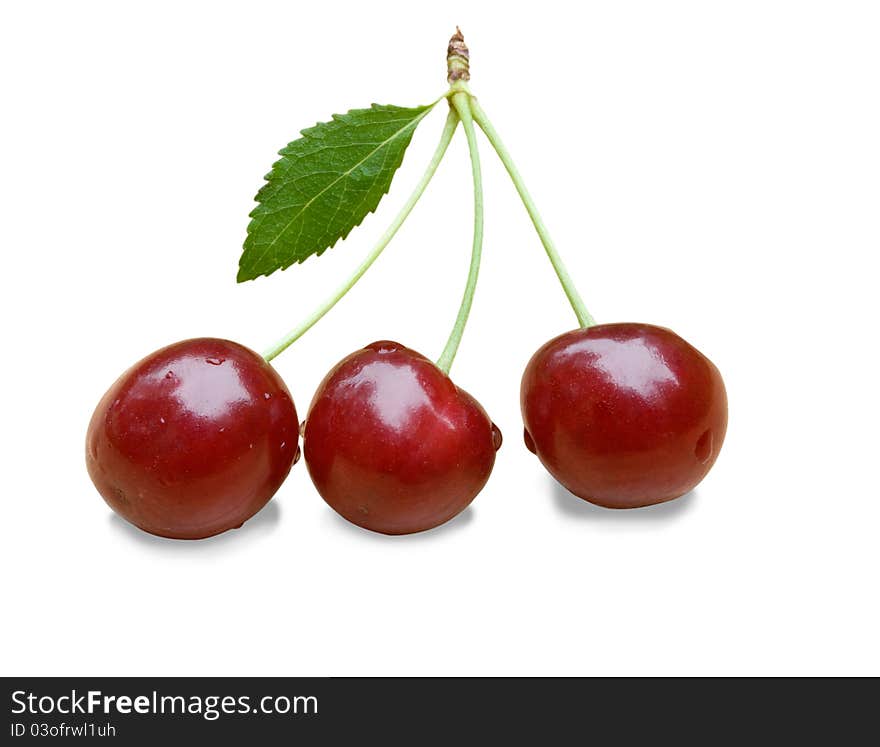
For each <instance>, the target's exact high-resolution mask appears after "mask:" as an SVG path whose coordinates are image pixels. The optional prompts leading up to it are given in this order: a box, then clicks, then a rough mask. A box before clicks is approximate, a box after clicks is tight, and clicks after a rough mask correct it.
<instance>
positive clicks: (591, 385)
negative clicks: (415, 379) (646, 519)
mask: <svg viewBox="0 0 880 747" xmlns="http://www.w3.org/2000/svg"><path fill="white" fill-rule="evenodd" d="M521 405H522V413H523V421H524V423H525V440H526V445H527V446H528V447H529V449H530V450H531V451H533V452H534V453H535V454H537V455H538V458H539V459H540V460H541V462H542V463H543V464H544V466H545V467H546V468H547V469H548V470H549V472H550V473H551V474H552V475H553V476H554V477H555V478H556V479H557V480H559V482H561V483H562V484H563V485H564V486H565V487H566V488H568V490H570V491H571V492H572V493H574V494H575V495H577V496H579V497H581V498H583V499H584V500H587V501H590V502H591V503H596V504H598V505H600V506H607V507H609V508H635V507H637V506H649V505H651V504H654V503H662V502H663V501H668V500H672V499H673V498H678V497H679V496H681V495H684V494H685V493H687V492H688V491H690V490H692V489H693V488H694V487H695V486H696V485H697V483H699V482H700V480H702V479H703V478H704V477H705V476H706V473H707V472H708V471H709V469H710V468H711V467H712V465H713V464H714V463H715V459H716V458H717V456H718V452H719V450H720V449H721V444H722V442H723V441H724V434H725V431H726V430H727V395H726V393H725V390H724V382H723V381H722V379H721V374H720V373H719V372H718V369H717V368H716V367H715V365H714V364H713V363H712V361H710V360H709V359H708V358H706V356H704V355H703V354H702V353H700V351H699V350H697V349H696V348H694V347H692V346H691V345H690V344H688V343H687V342H685V341H684V340H683V339H682V338H681V337H679V336H678V335H676V334H675V333H674V332H672V331H671V330H668V329H665V328H663V327H654V326H652V325H649V324H600V325H597V326H594V327H590V328H588V329H579V330H575V331H574V332H567V333H566V334H564V335H560V336H559V337H557V338H555V339H553V340H551V341H550V342H548V343H547V344H546V345H544V346H543V347H542V348H540V349H539V350H538V351H537V352H536V353H535V354H534V355H533V356H532V359H531V361H529V364H528V366H527V367H526V370H525V373H524V374H523V380H522V390H521Z"/></svg>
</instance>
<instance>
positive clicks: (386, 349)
mask: <svg viewBox="0 0 880 747" xmlns="http://www.w3.org/2000/svg"><path fill="white" fill-rule="evenodd" d="M367 348H369V349H370V350H375V351H376V352H377V353H383V354H384V353H394V352H397V351H398V350H400V345H398V344H397V343H396V342H392V341H391V340H379V341H378V342H374V343H371V344H370V345H367Z"/></svg>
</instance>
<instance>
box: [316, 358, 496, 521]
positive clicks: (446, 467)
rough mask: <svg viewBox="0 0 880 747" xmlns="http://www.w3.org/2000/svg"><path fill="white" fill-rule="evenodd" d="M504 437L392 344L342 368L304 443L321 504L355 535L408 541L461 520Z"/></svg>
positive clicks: (430, 369) (321, 393)
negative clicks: (355, 529)
mask: <svg viewBox="0 0 880 747" xmlns="http://www.w3.org/2000/svg"><path fill="white" fill-rule="evenodd" d="M500 445H501V433H500V431H499V430H498V429H497V428H496V427H495V426H494V425H493V424H492V421H491V420H490V419H489V416H488V415H487V414H486V412H485V410H483V408H482V407H481V406H480V405H479V403H478V402H477V401H476V400H475V399H474V398H473V397H471V396H470V395H469V394H468V393H467V392H465V391H463V390H461V389H459V388H458V387H457V386H456V385H455V384H453V383H452V381H451V379H450V378H449V377H448V376H447V375H446V374H444V373H443V372H442V371H441V370H440V369H439V368H437V366H435V365H434V364H433V363H432V362H431V361H429V360H428V359H427V358H425V357H424V356H422V355H419V354H418V353H416V352H415V351H413V350H409V349H408V348H406V347H404V346H403V345H400V344H398V343H395V342H374V343H373V344H372V345H368V346H367V347H365V348H363V349H362V350H358V351H357V352H355V353H352V354H351V355H349V356H348V357H347V358H345V359H343V360H342V361H341V362H340V363H339V364H338V365H337V366H336V367H335V368H333V369H332V370H331V371H330V373H329V374H327V376H326V378H325V379H324V381H323V382H322V383H321V385H320V386H319V387H318V391H317V392H316V393H315V397H314V399H313V400H312V405H311V408H310V409H309V414H308V417H307V419H306V426H305V432H304V434H303V450H304V453H305V460H306V465H307V466H308V469H309V474H310V475H311V477H312V481H313V482H314V483H315V487H316V488H317V489H318V492H319V493H320V494H321V496H322V497H323V498H324V500H325V501H326V502H327V503H328V504H329V505H330V506H331V507H332V508H333V509H335V510H336V511H337V512H338V513H339V514H341V515H342V516H343V517H345V518H346V519H348V520H349V521H351V522H352V523H354V524H357V525H358V526H361V527H364V528H366V529H372V530H373V531H375V532H382V533H383V534H410V533H412V532H421V531H423V530H425V529H431V528H432V527H436V526H439V525H440V524H443V523H444V522H446V521H448V520H449V519H451V518H452V517H453V516H456V515H457V514H458V513H460V512H461V511H463V510H464V509H465V508H466V507H467V506H468V505H469V504H470V502H471V501H472V500H473V499H474V498H475V497H476V495H477V493H479V492H480V490H481V489H482V488H483V486H484V485H485V484H486V481H487V480H488V479H489V474H490V473H491V472H492V467H493V465H494V464H495V451H496V450H497V449H498V447H499V446H500Z"/></svg>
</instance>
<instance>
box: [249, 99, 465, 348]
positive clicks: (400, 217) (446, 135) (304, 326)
mask: <svg viewBox="0 0 880 747" xmlns="http://www.w3.org/2000/svg"><path fill="white" fill-rule="evenodd" d="M458 121H459V118H458V114H457V113H456V111H455V109H450V110H449V115H448V116H447V117H446V125H445V126H444V127H443V133H442V134H441V135H440V142H439V143H437V148H436V150H435V151H434V155H433V156H432V157H431V161H430V162H429V163H428V166H427V168H425V173H424V174H422V178H421V179H420V180H419V183H418V184H416V186H415V189H413V191H412V194H410V196H409V197H408V198H407V200H406V202H405V203H404V204H403V207H402V208H400V212H399V213H398V214H397V215H396V216H395V218H394V220H393V221H391V225H389V226H388V228H387V229H386V230H385V233H383V234H382V236H381V237H380V238H379V241H378V242H377V243H376V245H375V246H374V247H373V248H372V250H370V253H369V254H368V255H367V256H366V257H365V258H364V261H363V262H361V264H360V265H359V266H358V268H357V269H356V270H355V271H354V273H353V274H352V275H351V277H349V278H348V280H346V281H345V282H344V283H342V285H340V286H339V287H338V288H337V289H336V291H335V292H334V293H333V294H332V295H331V296H330V297H329V298H327V300H326V301H324V303H322V304H321V305H320V306H318V307H317V308H316V309H315V310H314V311H313V312H312V313H311V314H309V316H307V317H306V318H305V319H304V320H303V321H302V322H301V323H300V324H299V325H298V326H296V327H294V328H293V329H292V330H291V331H290V332H288V333H287V334H286V335H285V336H284V337H282V338H281V339H280V340H279V341H278V342H276V343H275V344H274V345H273V346H272V347H271V348H269V349H268V350H266V352H265V353H263V357H264V358H265V359H266V360H267V361H271V360H272V359H273V358H275V357H276V356H278V355H280V354H281V353H283V352H284V351H285V350H287V348H289V347H290V346H291V345H292V344H293V343H294V342H296V341H297V340H298V339H299V338H300V337H302V336H303V335H304V334H305V333H306V332H308V331H309V330H310V329H311V328H312V327H313V326H315V324H317V322H318V321H319V320H320V319H321V318H322V317H323V316H324V314H326V313H327V312H328V311H330V309H332V308H333V307H334V306H335V305H336V304H337V303H339V301H340V300H341V299H342V297H343V296H344V295H345V294H346V293H348V292H349V291H350V290H351V289H352V288H353V287H354V285H355V283H357V281H358V280H360V279H361V278H362V277H363V275H364V273H365V272H366V271H367V270H369V269H370V266H371V265H372V264H373V262H375V261H376V260H377V259H378V258H379V255H380V254H381V253H382V252H383V250H384V249H385V247H386V246H388V244H389V243H390V241H391V239H393V238H394V235H395V234H396V233H397V231H398V230H399V229H400V227H401V226H402V225H403V222H404V221H405V220H406V219H407V217H408V216H409V214H410V212H412V209H413V208H414V207H415V205H416V203H417V202H418V201H419V198H420V197H421V196H422V193H423V192H424V191H425V189H426V188H427V186H428V184H430V182H431V179H432V178H433V177H434V174H435V172H436V171H437V167H438V166H439V165H440V161H442V160H443V156H444V155H446V149H447V148H448V147H449V143H450V141H451V140H452V136H453V135H454V134H455V129H456V127H458Z"/></svg>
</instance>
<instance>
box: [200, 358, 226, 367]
mask: <svg viewBox="0 0 880 747" xmlns="http://www.w3.org/2000/svg"><path fill="white" fill-rule="evenodd" d="M225 361H226V359H225V358H205V363H210V364H211V365H212V366H222V365H223V363H224V362H225Z"/></svg>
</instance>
